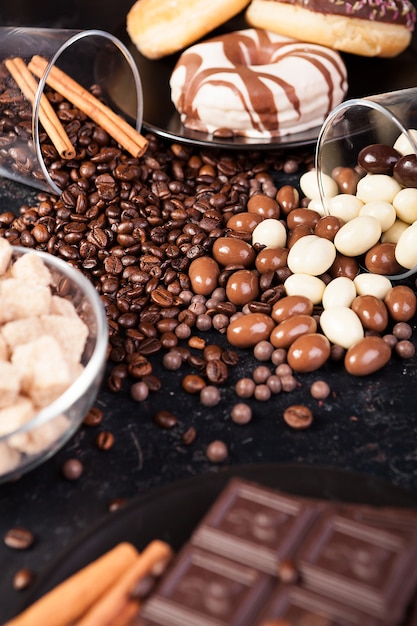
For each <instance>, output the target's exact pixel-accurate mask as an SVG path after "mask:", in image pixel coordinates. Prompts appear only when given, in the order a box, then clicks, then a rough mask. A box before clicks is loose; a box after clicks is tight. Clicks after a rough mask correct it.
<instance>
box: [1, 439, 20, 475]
mask: <svg viewBox="0 0 417 626" xmlns="http://www.w3.org/2000/svg"><path fill="white" fill-rule="evenodd" d="M19 463H20V452H19V451H18V450H14V449H13V448H10V446H8V445H7V443H6V442H5V441H0V475H3V474H6V473H7V472H12V471H13V470H14V469H15V468H16V467H17V466H18V465H19Z"/></svg>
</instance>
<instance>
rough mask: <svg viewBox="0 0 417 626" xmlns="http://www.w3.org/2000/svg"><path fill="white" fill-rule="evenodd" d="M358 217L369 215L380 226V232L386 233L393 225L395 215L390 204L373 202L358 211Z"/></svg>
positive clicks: (381, 201) (380, 201) (379, 201)
mask: <svg viewBox="0 0 417 626" xmlns="http://www.w3.org/2000/svg"><path fill="white" fill-rule="evenodd" d="M400 193H401V192H400ZM359 215H370V216H371V217H375V219H377V220H378V222H379V223H380V224H381V229H382V232H385V231H387V230H388V229H389V228H391V226H392V225H393V224H394V222H395V219H396V217H397V214H396V212H395V209H394V207H393V205H392V204H391V203H390V202H384V201H383V200H376V201H375V202H367V203H366V204H364V205H363V206H362V208H361V210H360V211H359Z"/></svg>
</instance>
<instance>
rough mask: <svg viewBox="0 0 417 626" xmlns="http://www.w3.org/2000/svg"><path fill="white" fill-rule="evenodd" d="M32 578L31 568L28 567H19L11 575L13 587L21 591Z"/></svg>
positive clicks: (29, 583)
mask: <svg viewBox="0 0 417 626" xmlns="http://www.w3.org/2000/svg"><path fill="white" fill-rule="evenodd" d="M33 580H34V574H33V572H32V570H30V569H28V568H24V569H19V570H18V571H17V572H16V573H15V574H14V576H13V589H15V590H16V591H23V590H24V589H27V588H28V587H29V586H30V585H31V584H32V582H33Z"/></svg>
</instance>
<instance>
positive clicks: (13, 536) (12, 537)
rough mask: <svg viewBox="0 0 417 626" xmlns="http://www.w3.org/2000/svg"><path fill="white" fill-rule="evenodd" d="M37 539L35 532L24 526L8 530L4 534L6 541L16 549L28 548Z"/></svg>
mask: <svg viewBox="0 0 417 626" xmlns="http://www.w3.org/2000/svg"><path fill="white" fill-rule="evenodd" d="M34 541H35V536H34V534H33V533H32V532H31V531H30V530H27V529H26V528H22V527H15V528H11V529H10V530H8V531H7V532H6V534H5V536H4V543H5V544H6V546H8V547H9V548H13V549H14V550H26V549H27V548H30V547H31V546H32V545H33V543H34Z"/></svg>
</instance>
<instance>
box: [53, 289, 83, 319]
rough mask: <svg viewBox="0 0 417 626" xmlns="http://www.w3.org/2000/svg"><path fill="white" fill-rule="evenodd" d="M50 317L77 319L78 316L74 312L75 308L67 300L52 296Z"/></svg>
mask: <svg viewBox="0 0 417 626" xmlns="http://www.w3.org/2000/svg"><path fill="white" fill-rule="evenodd" d="M50 313H51V315H61V316H63V317H76V318H78V319H79V315H78V313H77V311H76V310H75V306H74V305H73V303H72V302H71V300H68V299H67V298H63V297H62V296H57V295H53V296H52V298H51V310H50Z"/></svg>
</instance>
